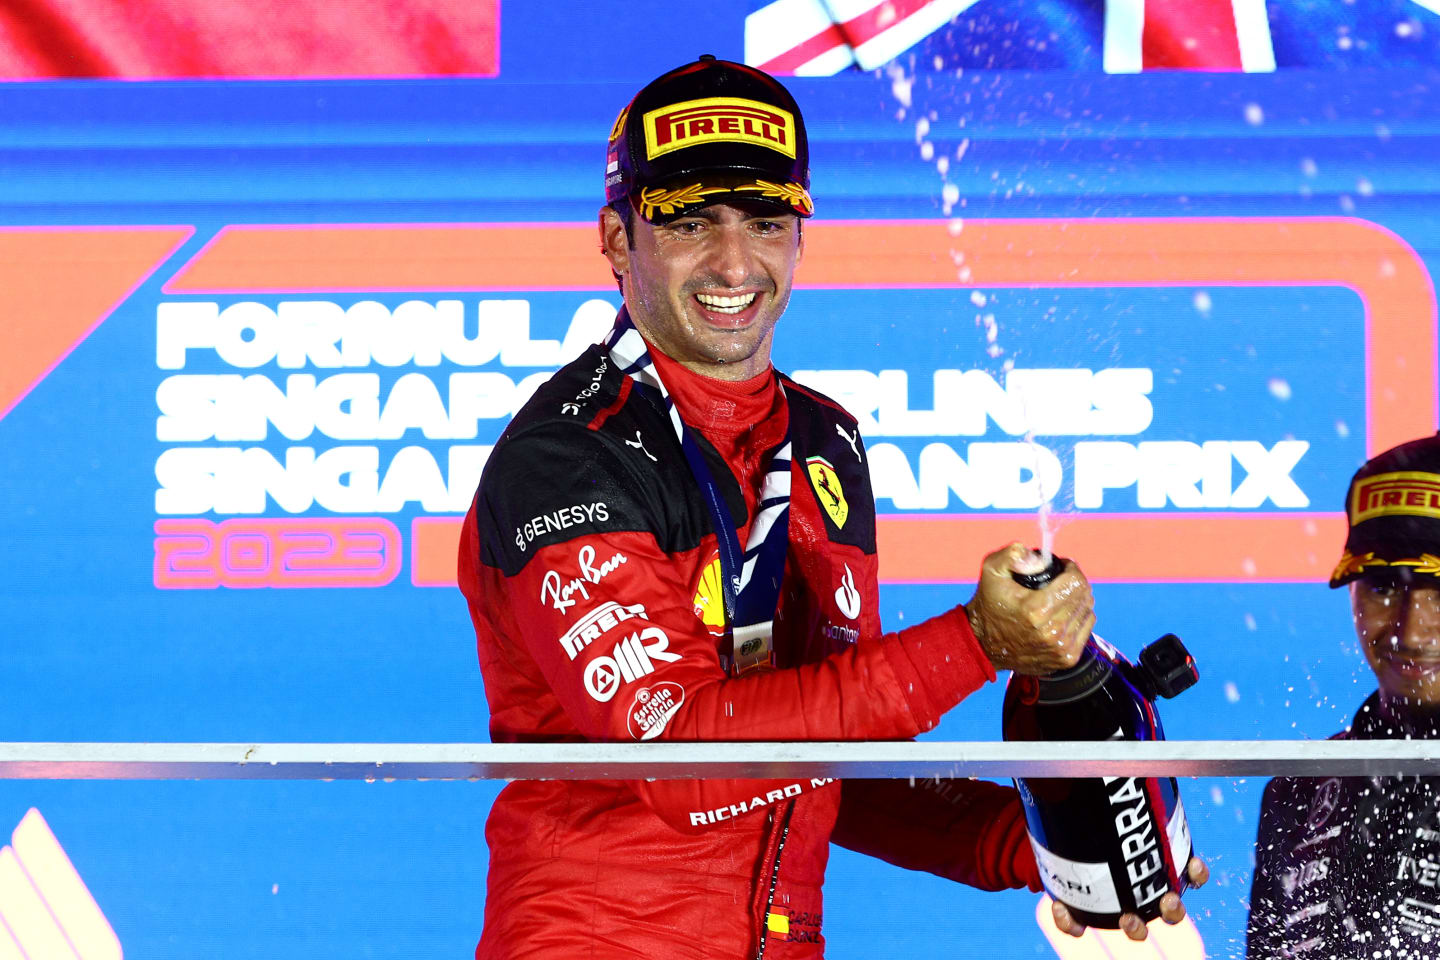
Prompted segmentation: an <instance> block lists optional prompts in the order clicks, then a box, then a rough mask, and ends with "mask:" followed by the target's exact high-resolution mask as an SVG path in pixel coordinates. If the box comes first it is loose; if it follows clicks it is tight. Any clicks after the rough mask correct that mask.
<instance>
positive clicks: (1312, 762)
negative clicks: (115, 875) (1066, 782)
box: [0, 740, 1440, 780]
mask: <svg viewBox="0 0 1440 960" xmlns="http://www.w3.org/2000/svg"><path fill="white" fill-rule="evenodd" d="M1422 774H1428V775H1440V741H1434V740H1171V741H1168V742H1160V743H1123V742H1090V741H1084V742H1059V741H1056V742H1049V743H996V742H984V743H973V742H942V741H926V742H921V743H910V742H901V743H895V742H874V741H867V742H858V743H857V742H846V743H803V742H787V743H537V744H517V743H494V744H492V743H0V779H9V780H361V779H363V780H372V779H373V780H610V779H622V780H629V779H643V778H649V779H658V780H677V779H692V778H697V777H763V778H787V777H793V778H807V777H860V778H864V777H877V778H878V777H996V778H1004V777H1090V776H1100V775H1108V776H1116V775H1123V776H1179V777H1245V776H1267V777H1268V776H1280V775H1284V776H1393V775H1422Z"/></svg>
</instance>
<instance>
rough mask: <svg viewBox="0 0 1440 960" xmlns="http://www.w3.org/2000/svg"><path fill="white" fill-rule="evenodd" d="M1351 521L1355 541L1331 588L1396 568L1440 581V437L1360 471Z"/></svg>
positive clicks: (1350, 502)
mask: <svg viewBox="0 0 1440 960" xmlns="http://www.w3.org/2000/svg"><path fill="white" fill-rule="evenodd" d="M1345 515H1346V517H1347V518H1348V519H1349V521H1350V535H1349V536H1348V537H1346V539H1345V553H1344V555H1343V556H1341V558H1340V563H1339V564H1337V565H1336V567H1335V572H1334V573H1332V574H1330V586H1332V587H1338V586H1341V585H1343V584H1346V583H1349V582H1350V581H1351V580H1355V579H1357V578H1359V577H1363V576H1365V575H1366V574H1367V573H1372V572H1374V571H1377V570H1385V569H1389V568H1395V567H1400V568H1409V569H1410V570H1411V571H1412V572H1414V573H1418V574H1428V575H1429V576H1431V577H1436V578H1440V434H1436V435H1435V436H1433V437H1424V438H1422V439H1420V440H1411V441H1410V442H1409V443H1402V444H1400V446H1398V447H1393V448H1391V449H1389V450H1386V451H1385V452H1384V453H1382V454H1380V455H1379V456H1377V457H1375V458H1374V459H1372V460H1371V461H1370V462H1369V463H1367V464H1365V466H1363V467H1361V468H1360V469H1359V470H1357V471H1356V472H1355V476H1354V477H1353V478H1351V480H1350V490H1349V492H1348V493H1346V494H1345Z"/></svg>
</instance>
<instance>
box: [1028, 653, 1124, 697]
mask: <svg viewBox="0 0 1440 960" xmlns="http://www.w3.org/2000/svg"><path fill="white" fill-rule="evenodd" d="M1114 672H1115V664H1114V662H1113V661H1111V659H1110V658H1109V657H1107V656H1105V655H1104V654H1103V653H1101V651H1100V649H1099V647H1097V646H1096V645H1095V641H1094V640H1090V641H1089V642H1087V643H1086V644H1085V648H1084V649H1083V650H1081V651H1080V659H1079V660H1077V661H1076V662H1075V665H1074V666H1073V667H1070V668H1068V669H1065V670H1061V671H1059V672H1058V673H1052V674H1048V675H1046V676H1043V677H1037V678H1036V679H1037V681H1038V684H1039V698H1038V702H1040V703H1068V702H1069V701H1071V700H1079V699H1080V698H1081V697H1084V696H1088V695H1089V694H1090V693H1091V692H1092V691H1093V690H1095V689H1096V688H1097V687H1099V686H1101V685H1102V684H1104V683H1105V681H1107V680H1109V679H1110V675H1111V674H1112V673H1114Z"/></svg>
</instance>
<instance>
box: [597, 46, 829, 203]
mask: <svg viewBox="0 0 1440 960" xmlns="http://www.w3.org/2000/svg"><path fill="white" fill-rule="evenodd" d="M626 197H633V198H634V200H635V206H636V208H637V209H638V210H639V211H640V215H641V216H642V217H644V218H645V219H646V220H649V221H651V222H652V223H664V222H665V221H667V220H673V219H674V218H676V217H678V216H680V215H681V214H683V213H688V212H689V211H692V210H695V209H698V208H699V207H703V206H706V205H708V204H712V203H721V202H726V201H732V200H739V199H745V200H755V201H760V202H762V203H771V204H774V205H775V206H776V207H778V208H781V209H784V210H786V211H788V212H791V213H795V214H798V215H799V216H802V217H808V216H810V214H811V213H813V212H814V204H812V203H811V201H810V146H809V142H808V141H807V139H806V137H805V121H804V120H803V119H802V118H801V116H800V107H799V106H797V105H796V103H795V98H794V97H792V96H790V91H788V90H786V89H785V88H784V87H782V86H781V85H780V83H779V82H778V81H777V80H776V79H775V78H774V77H772V76H770V75H769V74H766V73H763V72H761V71H759V70H756V69H755V68H754V67H748V66H746V65H745V64H743V63H731V62H730V61H728V60H717V59H715V58H714V57H713V56H710V55H709V54H706V55H705V56H702V57H701V58H700V59H699V60H697V61H695V62H694V63H687V64H686V65H685V66H683V67H678V68H676V69H674V70H671V71H670V72H669V73H667V74H665V75H663V76H661V77H659V78H658V79H656V80H653V81H651V82H650V83H649V84H648V85H647V86H646V87H645V88H644V89H643V90H641V91H640V92H639V93H637V94H636V95H635V99H633V100H631V101H630V104H629V105H628V106H627V107H626V108H625V109H624V110H621V111H620V116H618V117H616V118H615V125H614V126H613V127H612V128H611V130H610V149H609V153H608V155H607V157H606V165H605V202H606V203H609V204H611V205H614V204H617V203H619V202H621V201H623V200H625V198H626Z"/></svg>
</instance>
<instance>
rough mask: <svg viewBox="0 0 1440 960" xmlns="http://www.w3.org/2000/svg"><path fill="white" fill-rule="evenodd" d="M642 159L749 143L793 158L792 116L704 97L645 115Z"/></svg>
mask: <svg viewBox="0 0 1440 960" xmlns="http://www.w3.org/2000/svg"><path fill="white" fill-rule="evenodd" d="M644 127H645V156H646V158H647V159H650V160H654V159H655V158H656V157H661V156H664V155H665V154H667V153H670V152H671V151H674V150H681V149H684V148H685V147H693V146H695V145H696V144H700V143H716V142H728V143H753V144H755V145H756V146H760V147H769V148H770V149H771V150H775V151H777V152H779V153H783V154H784V155H785V156H787V157H789V158H790V159H792V160H793V159H795V117H794V116H793V115H792V114H791V113H790V112H789V111H788V110H782V109H780V108H779V107H772V106H770V105H769V104H767V103H759V102H758V101H755V100H742V99H739V98H738V97H706V98H704V99H702V100H686V101H684V102H683V103H676V104H671V105H670V106H668V107H660V108H659V109H656V110H651V111H649V112H647V113H646V114H645V117H644Z"/></svg>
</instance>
